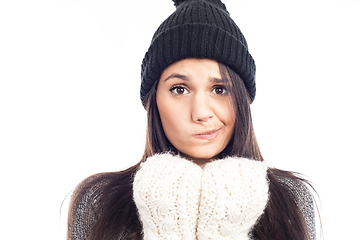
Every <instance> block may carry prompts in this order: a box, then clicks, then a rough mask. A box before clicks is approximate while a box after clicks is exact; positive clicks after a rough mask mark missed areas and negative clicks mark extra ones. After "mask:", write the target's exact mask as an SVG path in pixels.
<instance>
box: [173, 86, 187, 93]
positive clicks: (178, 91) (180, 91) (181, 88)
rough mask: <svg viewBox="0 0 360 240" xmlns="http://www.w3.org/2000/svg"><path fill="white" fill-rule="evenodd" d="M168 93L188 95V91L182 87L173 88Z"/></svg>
mask: <svg viewBox="0 0 360 240" xmlns="http://www.w3.org/2000/svg"><path fill="white" fill-rule="evenodd" d="M170 92H172V93H174V94H175V95H182V94H185V93H188V90H187V89H186V88H185V87H182V86H175V87H173V88H171V89H170Z"/></svg>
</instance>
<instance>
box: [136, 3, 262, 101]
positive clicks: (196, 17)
mask: <svg viewBox="0 0 360 240" xmlns="http://www.w3.org/2000/svg"><path fill="white" fill-rule="evenodd" d="M172 1H173V2H174V4H175V6H176V11H175V12H174V13H173V14H171V15H170V16H169V17H168V18H167V19H165V21H164V22H163V23H162V24H161V25H160V26H159V28H158V29H157V30H156V32H155V33H154V36H153V38H152V41H151V45H150V47H149V49H148V51H147V53H146V54H145V57H144V59H143V62H142V65H141V89H140V97H141V101H142V104H143V106H144V107H145V106H146V103H147V99H148V97H147V96H148V93H149V91H150V89H151V88H152V86H153V85H154V83H155V82H156V81H157V80H158V79H159V78H160V76H161V73H162V72H163V71H164V69H165V68H167V67H168V66H170V65H171V64H173V63H175V62H177V61H180V60H182V59H186V58H207V59H212V60H215V61H217V62H220V63H223V64H225V65H227V66H228V67H230V68H231V69H232V70H233V71H235V72H236V73H237V74H238V75H239V76H240V78H241V79H242V80H243V82H244V84H245V87H246V89H247V91H248V93H249V95H250V99H251V102H252V101H253V100H254V98H255V93H256V85H255V73H256V66H255V62H254V59H253V58H252V56H251V55H250V53H249V50H248V45H247V43H246V40H245V37H244V36H243V34H242V33H241V31H240V29H239V27H238V26H237V25H236V23H235V22H234V21H233V20H232V19H231V17H230V15H229V13H228V12H227V10H226V7H225V5H224V4H223V3H222V2H221V1H220V0H172Z"/></svg>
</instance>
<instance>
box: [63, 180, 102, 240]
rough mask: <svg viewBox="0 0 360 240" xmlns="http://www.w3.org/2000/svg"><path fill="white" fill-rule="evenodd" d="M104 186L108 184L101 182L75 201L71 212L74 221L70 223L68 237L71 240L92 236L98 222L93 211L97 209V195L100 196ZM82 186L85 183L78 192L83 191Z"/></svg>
mask: <svg viewBox="0 0 360 240" xmlns="http://www.w3.org/2000/svg"><path fill="white" fill-rule="evenodd" d="M104 184H106V183H105V182H100V183H98V184H96V185H93V186H91V187H90V188H88V189H87V190H86V191H85V192H84V194H83V195H82V196H79V197H77V198H75V199H73V201H74V205H73V207H72V209H70V211H69V214H70V215H71V219H72V221H71V222H69V223H68V237H69V239H70V240H75V239H86V238H87V237H88V235H89V234H90V231H91V230H92V228H93V226H94V224H95V222H96V219H95V215H94V214H93V209H96V208H97V201H96V200H97V199H98V197H99V196H96V195H98V191H99V190H100V188H101V186H102V185H104ZM82 185H84V183H82V184H81V185H80V186H79V187H78V190H81V189H82ZM73 197H74V196H73Z"/></svg>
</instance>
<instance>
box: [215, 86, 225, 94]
mask: <svg viewBox="0 0 360 240" xmlns="http://www.w3.org/2000/svg"><path fill="white" fill-rule="evenodd" d="M212 92H213V93H215V94H216V95H224V94H226V93H227V91H226V88H225V86H215V87H214V88H213V90H212Z"/></svg>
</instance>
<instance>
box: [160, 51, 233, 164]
mask: <svg viewBox="0 0 360 240" xmlns="http://www.w3.org/2000/svg"><path fill="white" fill-rule="evenodd" d="M156 102H157V107H158V109H159V114H160V118H161V122H162V126H163V129H164V132H165V135H166V137H167V138H168V139H169V141H170V142H171V144H172V145H173V146H174V147H175V148H176V149H178V150H179V151H180V152H181V153H182V154H184V155H186V156H188V157H190V158H191V159H193V160H194V161H195V162H196V163H198V164H202V163H205V162H206V161H207V160H209V159H211V158H213V157H216V156H217V155H218V154H219V153H220V152H221V151H222V150H224V148H225V147H226V146H227V145H228V143H229V141H230V139H231V138H232V135H233V132H234V122H235V114H234V111H233V108H232V106H231V103H230V98H229V94H228V92H227V91H226V87H225V83H224V81H223V80H222V77H221V73H220V68H219V65H218V63H217V62H216V61H214V60H209V59H192V58H189V59H184V60H181V61H178V62H176V63H174V64H172V65H170V66H169V67H168V68H166V69H165V70H164V72H163V73H162V75H161V77H160V80H159V84H158V88H157V93H156Z"/></svg>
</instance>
